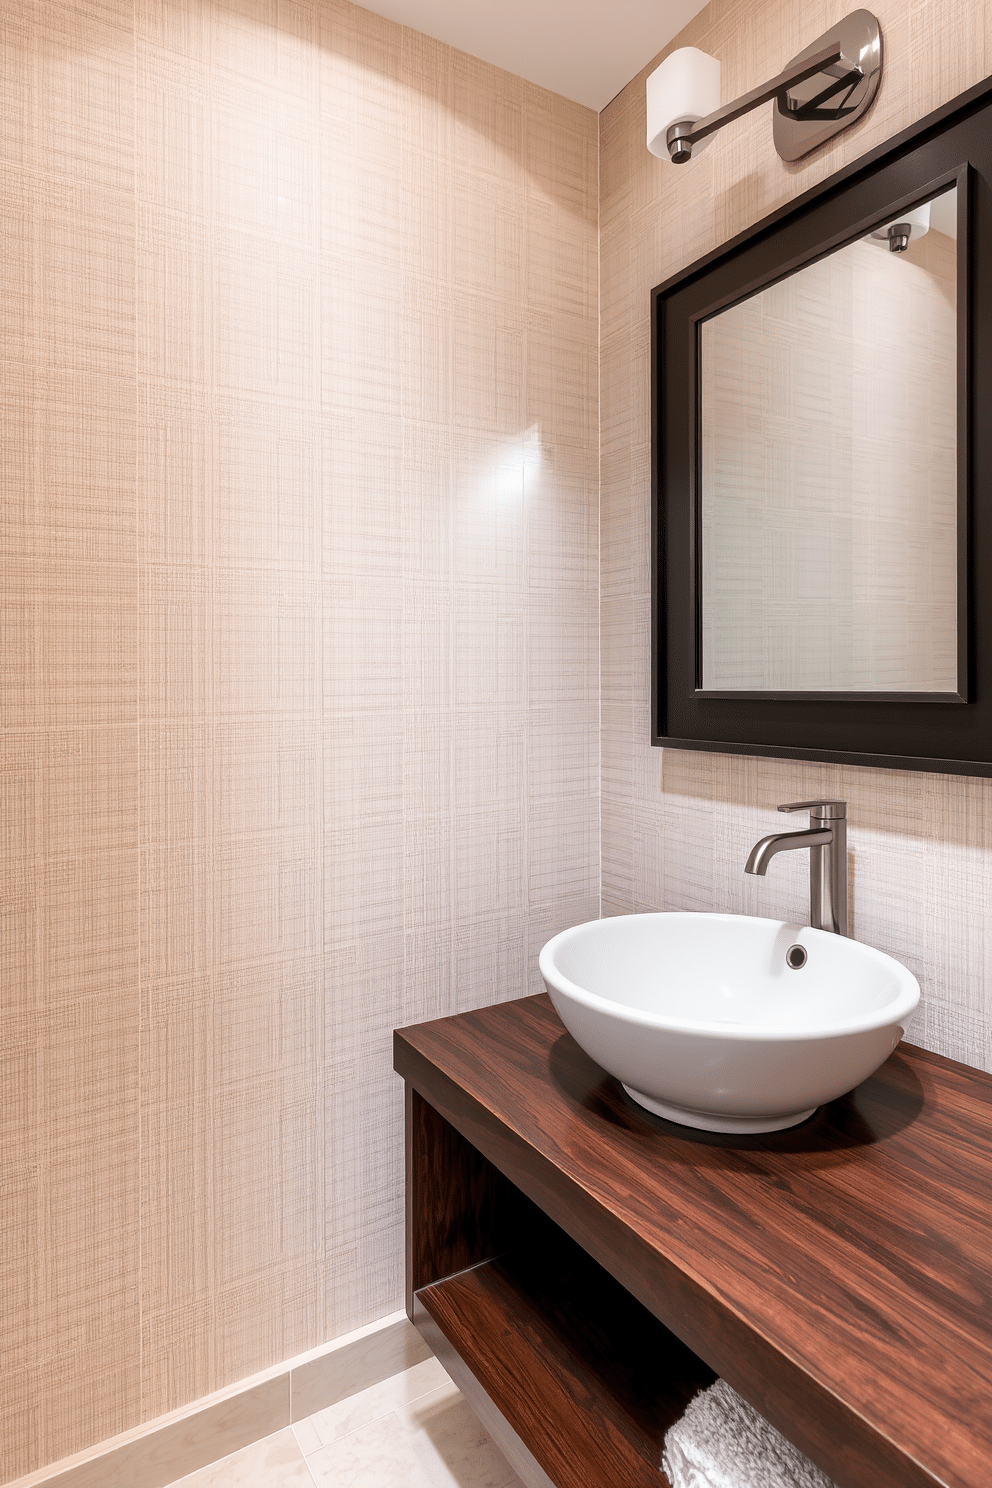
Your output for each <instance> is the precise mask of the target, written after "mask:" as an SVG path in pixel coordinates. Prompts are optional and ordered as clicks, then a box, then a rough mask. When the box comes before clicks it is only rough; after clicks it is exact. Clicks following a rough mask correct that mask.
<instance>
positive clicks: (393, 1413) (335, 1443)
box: [296, 1406, 408, 1461]
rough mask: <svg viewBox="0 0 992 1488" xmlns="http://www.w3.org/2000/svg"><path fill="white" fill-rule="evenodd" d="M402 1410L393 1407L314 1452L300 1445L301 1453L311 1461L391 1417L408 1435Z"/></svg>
mask: <svg viewBox="0 0 992 1488" xmlns="http://www.w3.org/2000/svg"><path fill="white" fill-rule="evenodd" d="M400 1410H402V1406H399V1407H397V1406H393V1408H392V1410H388V1411H384V1412H383V1414H382V1415H381V1416H375V1417H374V1418H373V1419H372V1420H371V1421H362V1423H361V1425H359V1426H355V1427H353V1428H352V1430H351V1431H345V1432H342V1434H341V1435H340V1436H335V1437H332V1438H331V1440H330V1441H326V1442H321V1443H320V1444H319V1446H316V1447H314V1449H313V1451H312V1452H307V1451H305V1449H304V1448H303V1446H302V1444H301V1445H300V1451H301V1452H303V1455H304V1457H306V1458H307V1460H308V1461H309V1459H310V1458H311V1457H316V1456H317V1454H318V1453H319V1452H328V1451H330V1450H331V1448H332V1447H339V1446H341V1444H342V1442H346V1441H350V1440H351V1438H352V1437H353V1436H357V1435H358V1433H359V1432H360V1431H367V1430H368V1429H369V1427H370V1426H379V1425H381V1424H382V1422H383V1421H388V1420H389V1418H390V1416H393V1417H395V1419H396V1424H397V1426H398V1427H399V1428H400V1430H401V1431H402V1432H403V1433H404V1435H407V1434H408V1433H407V1428H406V1427H405V1426H404V1424H403V1422H402V1421H401V1420H400V1416H399V1412H400ZM296 1440H297V1443H299V1437H297V1439H296Z"/></svg>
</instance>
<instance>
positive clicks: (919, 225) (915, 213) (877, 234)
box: [871, 202, 930, 247]
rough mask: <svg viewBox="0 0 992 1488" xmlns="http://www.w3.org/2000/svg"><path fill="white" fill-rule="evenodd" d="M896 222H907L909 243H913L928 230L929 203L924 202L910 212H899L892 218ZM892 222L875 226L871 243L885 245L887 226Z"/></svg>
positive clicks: (886, 243)
mask: <svg viewBox="0 0 992 1488" xmlns="http://www.w3.org/2000/svg"><path fill="white" fill-rule="evenodd" d="M896 222H908V223H909V228H910V232H909V240H910V242H911V243H915V242H916V239H917V238H922V237H925V235H926V234H927V233H928V232H929V231H930V203H929V202H924V203H923V205H922V207H914V208H913V210H912V211H911V212H900V213H899V215H898V216H897V217H893V219H892V223H896ZM892 223H888V222H887V223H886V224H885V226H884V227H876V229H875V231H874V232H873V233H872V234H871V241H872V242H873V243H883V244H885V246H886V247H887V246H888V241H889V228H890V226H891V225H892Z"/></svg>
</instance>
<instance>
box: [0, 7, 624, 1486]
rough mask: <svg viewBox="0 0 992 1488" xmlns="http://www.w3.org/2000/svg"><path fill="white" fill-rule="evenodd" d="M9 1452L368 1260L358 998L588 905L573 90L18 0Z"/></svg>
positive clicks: (388, 1299) (370, 53)
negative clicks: (567, 94)
mask: <svg viewBox="0 0 992 1488" xmlns="http://www.w3.org/2000/svg"><path fill="white" fill-rule="evenodd" d="M0 11H2V17H3V29H4V47H5V53H6V66H5V73H4V87H3V91H2V96H0V110H2V128H0V151H2V175H0V181H2V186H0V191H2V212H3V225H2V232H3V244H4V271H3V276H2V280H0V307H2V316H3V321H2V345H3V355H4V381H3V397H4V409H3V428H4V481H5V483H4V489H3V502H2V511H0V519H2V523H3V535H2V544H3V555H4V564H5V572H4V575H3V579H2V597H3V605H4V610H5V616H4V666H3V671H2V679H3V680H2V687H3V713H2V725H3V781H4V794H5V803H4V820H5V825H6V831H7V839H6V859H5V867H6V870H7V872H6V875H5V878H6V882H5V910H6V927H5V932H4V957H5V964H4V983H3V994H2V995H3V1008H2V1023H3V1040H2V1050H0V1052H2V1061H3V1063H2V1073H0V1091H2V1099H0V1142H2V1152H3V1190H2V1238H0V1313H2V1316H3V1327H2V1330H0V1350H2V1360H0V1375H2V1381H0V1397H2V1406H0V1481H3V1480H6V1479H9V1478H11V1477H14V1476H17V1475H20V1474H21V1473H24V1472H27V1471H29V1470H31V1469H33V1468H35V1467H37V1466H39V1465H41V1464H44V1463H46V1462H49V1461H52V1460H54V1459H57V1458H59V1457H61V1456H63V1455H65V1454H68V1453H71V1452H74V1451H77V1450H80V1449H82V1448H84V1447H86V1446H88V1445H90V1444H92V1443H94V1442H97V1441H99V1440H101V1439H103V1438H105V1437H107V1436H110V1435H112V1434H113V1433H116V1432H118V1431H120V1430H122V1429H124V1428H127V1427H129V1426H131V1425H133V1424H135V1423H137V1422H139V1421H141V1420H146V1419H148V1418H150V1417H153V1416H155V1415H157V1414H159V1413H161V1412H163V1411H166V1410H169V1409H171V1408H173V1407H176V1406H178V1405H180V1404H182V1403H183V1402H186V1401H189V1400H190V1399H192V1398H195V1397H197V1396H199V1395H202V1394H204V1393H205V1392H207V1391H210V1390H213V1389H215V1388H217V1387H219V1386H222V1385H224V1384H225V1383H227V1382H229V1381H233V1380H236V1379H239V1378H241V1377H243V1376H245V1375H247V1374H249V1373H251V1372H252V1371H254V1370H257V1369H259V1368H262V1367H264V1366H266V1365H269V1364H272V1363H275V1362H277V1361H279V1360H281V1359H283V1358H286V1357H288V1356H291V1355H293V1354H296V1353H297V1352H299V1351H301V1350H303V1349H306V1348H308V1347H311V1346H313V1345H316V1344H318V1343H320V1342H321V1341H323V1340H325V1339H328V1338H331V1337H333V1336H335V1335H337V1334H340V1333H341V1332H343V1331H346V1330H347V1329H350V1328H352V1327H355V1326H357V1325H359V1324H362V1323H364V1322H366V1321H368V1320H370V1319H372V1318H375V1317H378V1316H380V1315H382V1314H384V1313H386V1312H389V1311H391V1310H392V1309H394V1308H396V1307H397V1306H398V1305H400V1301H401V1270H402V1243H401V1242H402V1229H401V1212H400V1197H401V1194H400V1190H401V1175H402V1163H401V1089H400V1087H399V1082H398V1081H397V1080H396V1079H395V1077H394V1076H393V1075H392V1073H391V1069H390V1058H391V1056H390V1030H391V1029H392V1027H393V1025H394V1024H398V1023H406V1022H411V1021H414V1020H417V1019H422V1018H426V1017H431V1016H434V1015H437V1014H441V1013H446V1012H449V1011H453V1010H456V1009H458V1008H463V1007H467V1006H471V1005H477V1004H480V1003H484V1002H487V1001H493V1000H497V999H501V998H506V997H512V996H515V995H518V994H519V993H520V992H522V991H524V990H526V989H527V987H528V985H531V986H536V982H535V978H536V951H537V949H538V947H539V946H540V945H541V944H542V943H543V941H544V940H545V939H546V938H547V937H548V936H549V935H551V934H552V933H554V932H555V931H556V930H558V929H560V928H562V927H564V926H566V925H568V924H572V923H574V922H575V921H577V920H581V919H586V918H589V917H590V916H592V915H594V914H596V913H597V911H598V862H597V856H598V800H597V782H598V735H597V729H598V632H597V626H598V594H597V555H598V511H597V480H598V468H597V459H598V455H597V335H598V328H597V303H596V295H597V261H598V246H597V151H598V144H597V135H596V117H595V115H594V114H592V113H591V112H589V111H588V110H585V109H582V108H580V107H578V106H576V105H572V104H569V103H566V102H564V101H563V100H561V99H559V98H556V97H554V96H552V95H550V94H548V93H546V92H543V91H542V90H540V89H538V88H536V87H534V86H532V85H530V84H526V83H523V82H521V81H519V80H518V79H515V78H513V77H510V76H509V75H507V74H505V73H501V72H499V71H497V70H496V69H494V68H491V67H488V66H485V65H483V64H481V63H478V62H475V61H473V60H472V59H471V58H468V57H466V56H464V55H461V54H459V53H456V52H454V51H452V50H451V49H449V48H446V47H444V46H441V45H439V44H436V43H433V42H431V41H428V40H426V39H425V38H424V37H422V36H419V35H417V34H415V33H412V32H410V31H406V30H403V29H401V28H400V27H399V26H396V25H394V24H392V23H390V22H387V21H383V20H380V19H379V18H377V17H375V16H373V15H371V14H369V13H368V12H365V11H363V10H360V9H357V8H355V7H353V6H350V5H348V4H347V3H345V0H134V3H132V0H75V3H73V0H16V3H15V0H3V3H2V5H0Z"/></svg>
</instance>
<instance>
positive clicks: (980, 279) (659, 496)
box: [651, 79, 992, 775]
mask: <svg viewBox="0 0 992 1488" xmlns="http://www.w3.org/2000/svg"><path fill="white" fill-rule="evenodd" d="M990 110H992V79H989V80H986V81H985V82H984V83H981V84H979V85H978V87H976V88H973V89H971V90H970V91H969V92H967V93H965V94H962V95H961V97H959V98H957V99H955V100H954V101H953V102H951V103H949V104H947V105H946V106H945V107H943V108H942V109H939V110H938V111H937V112H936V113H934V114H930V115H928V116H927V117H926V118H925V119H923V120H921V121H920V122H919V123H918V124H916V125H914V126H912V128H910V129H908V130H906V131H904V132H903V133H902V134H899V135H897V136H896V137H895V138H894V139H893V140H890V141H888V142H887V143H886V144H885V145H883V146H881V147H880V148H879V149H877V150H875V151H873V152H871V153H870V154H868V155H866V156H863V157H862V158H861V159H859V160H857V161H855V162H854V163H853V164H852V165H850V166H848V167H846V168H845V169H844V170H842V171H840V172H838V173H837V174H836V175H834V176H831V177H830V178H829V179H828V180H826V181H824V182H823V183H822V184H821V185H819V186H817V187H815V188H814V189H813V190H811V191H809V192H807V193H805V195H803V196H801V197H799V198H798V199H797V200H796V201H794V202H790V203H789V204H788V206H786V207H783V208H781V209H780V210H779V211H777V212H775V213H773V214H772V215H771V216H769V217H766V218H765V219H764V220H763V221H761V222H759V223H758V224H757V225H756V226H755V227H753V228H750V229H748V230H747V231H746V232H744V233H742V234H740V235H739V236H738V237H737V238H734V239H733V240H732V241H731V242H729V243H726V244H724V245H722V246H721V247H720V248H718V249H716V250H715V251H714V252H713V253H711V254H709V255H707V256H706V257H705V258H703V259H700V260H699V261H698V262H696V263H694V264H692V265H690V267H689V268H687V269H685V270H683V271H682V272H681V273H679V274H677V275H675V276H674V277H673V278H671V279H669V280H667V281H666V282H665V283H664V284H662V285H660V286H659V287H658V288H657V289H655V290H654V291H653V292H652V296H651V328H652V346H651V361H652V456H653V520H652V543H651V549H652V668H651V671H652V700H651V711H652V743H653V744H656V745H660V746H665V745H667V746H668V747H671V748H679V749H696V750H709V751H715V752H719V753H724V754H753V755H760V756H765V757H772V758H776V757H777V758H785V759H810V760H823V761H832V762H836V763H846V764H861V765H875V766H879V765H882V766H887V767H890V768H894V769H915V770H931V771H942V772H946V773H949V774H967V775H992V584H988V585H987V591H986V592H983V588H982V585H981V583H980V579H981V577H982V576H983V575H990V576H992V502H990V498H989V484H990V478H992V418H985V419H984V420H983V419H981V418H978V419H976V418H973V417H972V416H971V411H972V410H973V409H992V114H990ZM953 185H956V186H957V189H958V201H957V210H958V239H957V242H958V415H957V422H958V675H959V685H958V689H957V691H956V692H954V693H941V694H926V693H890V692H874V693H866V692H860V693H844V692H839V691H838V692H829V693H823V692H820V693H811V692H791V693H782V692H780V693H753V692H743V691H742V692H729V693H722V694H718V693H714V692H713V691H709V690H707V691H704V690H703V689H702V688H701V685H700V682H701V678H700V659H701V650H700V615H699V544H698V542H697V533H698V528H699V512H698V504H699V480H698V461H699V448H698V446H699V440H698V429H699V418H700V409H699V375H698V348H699V326H700V324H701V322H702V321H703V320H704V319H706V318H708V317H709V316H711V315H713V314H714V313H716V311H717V310H719V309H720V308H723V307H725V306H727V305H729V304H732V303H734V302H736V301H739V300H742V299H745V298H747V297H748V296H749V295H750V294H754V293H756V292H758V291H759V290H761V289H763V288H765V287H766V286H767V285H769V284H771V283H774V282H776V281H777V280H780V279H782V278H785V277H787V276H788V275H789V274H790V273H792V272H795V270H796V269H798V268H801V267H802V266H803V265H805V264H808V263H811V262H814V261H815V260H817V259H819V258H822V257H824V256H826V255H827V254H828V253H830V252H832V251H834V250H835V249H837V248H838V247H840V246H841V245H842V244H844V243H846V242H849V241H851V240H853V239H856V238H858V237H861V236H863V235H864V233H866V232H868V231H870V229H871V228H872V227H874V226H876V225H878V224H880V223H882V222H885V221H890V220H891V219H892V217H893V216H895V215H896V213H898V212H899V211H900V210H904V209H906V208H908V207H909V206H910V205H914V204H916V203H919V202H922V201H925V200H926V199H928V198H929V197H932V196H934V195H937V194H938V193H939V192H940V190H941V189H942V188H944V189H948V188H950V187H951V186H953Z"/></svg>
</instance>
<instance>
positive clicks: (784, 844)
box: [744, 801, 847, 935]
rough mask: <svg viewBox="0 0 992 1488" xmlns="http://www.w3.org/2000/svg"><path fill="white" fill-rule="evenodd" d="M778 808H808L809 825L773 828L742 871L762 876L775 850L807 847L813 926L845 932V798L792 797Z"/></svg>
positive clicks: (759, 843) (810, 919)
mask: <svg viewBox="0 0 992 1488" xmlns="http://www.w3.org/2000/svg"><path fill="white" fill-rule="evenodd" d="M778 809H779V811H808V812H809V827H808V828H807V829H806V830H804V831H801V832H773V833H772V834H771V836H770V837H762V839H761V841H760V842H756V843H755V845H754V847H752V849H751V852H750V854H749V856H748V860H747V862H746V863H745V865H744V872H745V873H757V874H760V875H761V876H762V877H764V875H765V874H766V873H767V872H768V864H769V863H770V862H771V860H772V858H773V857H774V856H775V854H776V853H780V852H790V851H792V850H794V849H795V848H799V847H808V848H809V850H810V854H809V922H810V924H811V925H812V927H813V929H814V930H832V931H833V932H834V934H835V935H846V934H847V802H846V801H792V802H790V803H789V805H787V806H780V807H779V808H778Z"/></svg>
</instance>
